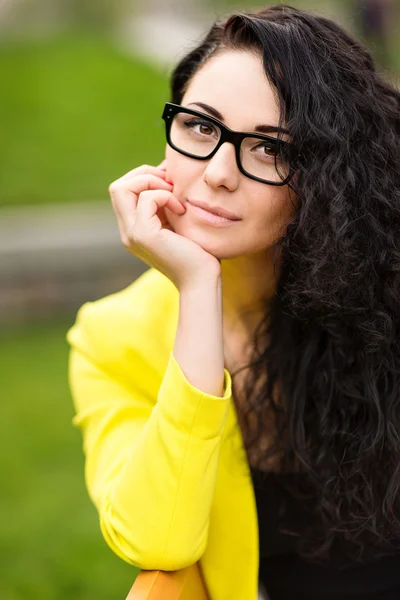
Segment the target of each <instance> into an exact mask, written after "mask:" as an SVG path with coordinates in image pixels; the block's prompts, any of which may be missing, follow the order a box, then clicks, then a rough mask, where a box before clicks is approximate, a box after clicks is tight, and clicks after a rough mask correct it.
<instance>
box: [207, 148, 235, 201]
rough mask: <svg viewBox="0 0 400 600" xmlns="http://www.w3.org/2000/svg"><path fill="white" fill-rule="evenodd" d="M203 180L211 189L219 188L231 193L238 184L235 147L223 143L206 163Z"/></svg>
mask: <svg viewBox="0 0 400 600" xmlns="http://www.w3.org/2000/svg"><path fill="white" fill-rule="evenodd" d="M206 165H207V166H206V168H205V169H204V173H203V179H204V181H205V182H206V183H208V185H210V186H211V187H213V188H219V187H221V186H223V187H225V188H227V189H228V190H229V191H233V190H235V189H236V188H237V186H238V184H239V177H240V171H239V169H238V166H237V162H236V151H235V146H234V145H233V144H232V143H230V142H224V143H223V144H222V146H221V147H220V148H218V150H217V152H216V153H215V154H214V156H213V157H212V158H210V160H209V161H208V162H207V163H206Z"/></svg>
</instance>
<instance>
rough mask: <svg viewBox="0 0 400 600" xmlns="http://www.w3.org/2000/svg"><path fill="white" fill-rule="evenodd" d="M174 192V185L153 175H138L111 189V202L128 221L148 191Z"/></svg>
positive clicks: (115, 184) (120, 182)
mask: <svg viewBox="0 0 400 600" xmlns="http://www.w3.org/2000/svg"><path fill="white" fill-rule="evenodd" d="M159 189H164V190H167V191H171V190H172V185H171V184H169V183H166V181H165V180H164V179H161V178H160V177H156V176H155V175H151V174H149V173H147V174H144V175H137V176H136V177H132V178H130V179H125V180H121V179H119V180H117V181H115V182H114V183H112V184H111V186H110V188H109V192H110V196H111V201H112V204H113V206H114V209H115V211H116V212H118V213H119V215H120V216H121V218H122V219H123V220H124V221H126V219H127V216H129V217H130V216H131V215H134V214H135V211H136V204H137V199H138V196H139V194H141V193H142V192H144V191H146V190H159Z"/></svg>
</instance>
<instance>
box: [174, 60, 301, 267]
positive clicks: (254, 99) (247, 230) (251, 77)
mask: <svg viewBox="0 0 400 600" xmlns="http://www.w3.org/2000/svg"><path fill="white" fill-rule="evenodd" d="M199 102H200V103H203V104H207V105H208V106H210V107H212V108H214V109H215V110H217V111H218V112H219V113H220V114H221V115H222V117H223V119H219V120H220V121H223V123H224V124H225V125H227V126H228V127H229V128H231V129H233V130H235V131H246V132H253V131H255V127H256V125H257V124H265V125H272V126H276V127H278V123H279V106H278V103H277V100H276V98H275V94H274V91H273V88H272V86H271V85H270V83H269V81H268V79H267V77H266V75H265V72H264V69H263V66H262V60H261V58H260V57H258V56H256V55H254V54H252V53H251V52H246V51H226V52H225V53H224V54H220V55H216V56H214V57H212V58H211V59H209V60H208V61H207V62H206V63H205V64H204V65H203V66H202V67H201V68H200V69H199V71H197V73H196V74H195V75H194V76H193V78H192V79H191V81H190V83H189V86H188V88H187V91H186V93H185V95H184V97H183V99H182V102H181V104H182V106H185V107H189V108H193V109H195V110H198V111H201V112H204V113H207V114H210V116H213V115H211V113H208V111H207V110H205V109H204V107H201V106H199V105H198V104H197V103H199ZM269 135H272V136H276V135H277V134H276V133H271V134H269ZM284 139H285V136H284ZM166 159H167V177H168V179H169V180H170V181H172V183H173V185H174V188H173V193H174V195H175V196H177V198H178V199H179V200H180V201H181V202H182V203H183V204H184V205H185V207H186V209H187V210H186V212H185V213H184V214H183V215H182V216H180V215H176V214H174V213H173V212H171V211H170V210H169V209H166V215H167V218H168V221H169V222H170V224H171V226H172V228H173V229H174V230H175V231H176V233H178V234H180V235H183V236H185V237H187V238H189V239H191V240H193V241H194V242H196V243H197V244H199V245H200V246H201V247H202V248H203V249H204V250H206V251H207V252H209V253H211V254H212V255H213V256H216V257H217V258H219V259H228V258H235V257H239V256H243V255H249V254H253V253H258V252H262V251H263V250H267V249H268V248H270V247H271V246H272V245H273V243H274V242H275V240H276V239H277V238H278V237H280V235H282V233H284V231H285V228H286V225H287V224H288V222H289V220H290V219H291V216H292V215H293V213H294V205H293V193H292V194H291V196H289V193H290V189H289V188H288V186H287V185H284V186H272V185H267V184H265V183H261V182H258V181H255V180H252V179H250V178H249V177H246V175H244V174H242V173H241V172H240V171H239V169H238V167H237V164H236V157H235V148H234V146H233V145H232V144H230V143H225V144H223V145H222V146H221V147H220V148H219V150H218V151H217V153H216V154H215V155H214V156H213V157H212V158H211V159H209V160H197V159H195V158H190V157H188V156H184V155H182V154H180V153H179V152H177V151H176V150H174V149H173V148H171V147H170V146H169V145H167V148H166ZM190 201H193V202H204V203H206V204H208V205H210V206H212V207H219V208H223V209H226V210H228V211H230V212H231V213H234V214H235V215H236V216H238V217H240V220H236V221H231V222H230V223H229V226H225V227H217V226H214V225H211V224H208V223H205V222H204V221H203V220H201V219H200V218H199V216H198V214H199V213H198V211H196V209H195V208H193V206H192V205H191V203H190Z"/></svg>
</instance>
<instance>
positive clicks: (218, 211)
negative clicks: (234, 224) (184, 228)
mask: <svg viewBox="0 0 400 600" xmlns="http://www.w3.org/2000/svg"><path fill="white" fill-rule="evenodd" d="M187 201H188V203H189V204H191V205H192V206H197V207H198V208H202V209H203V210H205V211H207V212H209V213H211V214H213V215H217V216H218V217H223V218H224V219H229V220H230V221H241V218H240V217H238V216H237V215H235V214H233V213H231V212H230V211H228V210H225V209H224V208H221V207H220V206H210V205H209V204H206V203H205V202H199V201H198V200H189V198H188V199H187Z"/></svg>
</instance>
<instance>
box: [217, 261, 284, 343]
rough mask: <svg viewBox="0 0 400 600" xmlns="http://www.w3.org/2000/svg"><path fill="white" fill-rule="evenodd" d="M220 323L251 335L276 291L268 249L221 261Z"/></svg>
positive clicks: (274, 276)
mask: <svg viewBox="0 0 400 600" xmlns="http://www.w3.org/2000/svg"><path fill="white" fill-rule="evenodd" d="M221 273H222V306H223V318H224V326H226V327H227V329H228V330H229V331H231V332H232V331H235V332H236V333H238V334H239V335H240V334H243V335H245V336H248V335H251V334H252V332H253V331H254V329H255V328H256V326H257V324H258V323H259V322H260V320H261V318H262V317H263V315H264V314H265V307H266V302H267V301H268V299H269V298H271V296H272V295H273V294H274V292H275V290H276V283H277V279H276V274H275V273H274V265H273V261H272V258H271V252H270V251H263V252H262V253H258V254H252V255H248V256H240V257H238V258H233V259H227V260H222V261H221Z"/></svg>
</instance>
